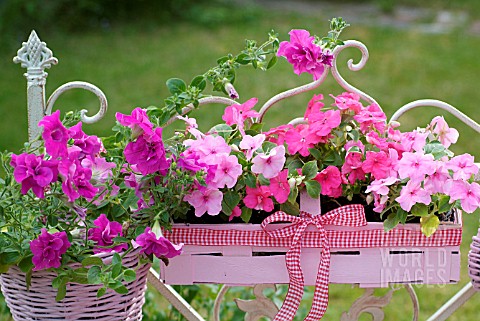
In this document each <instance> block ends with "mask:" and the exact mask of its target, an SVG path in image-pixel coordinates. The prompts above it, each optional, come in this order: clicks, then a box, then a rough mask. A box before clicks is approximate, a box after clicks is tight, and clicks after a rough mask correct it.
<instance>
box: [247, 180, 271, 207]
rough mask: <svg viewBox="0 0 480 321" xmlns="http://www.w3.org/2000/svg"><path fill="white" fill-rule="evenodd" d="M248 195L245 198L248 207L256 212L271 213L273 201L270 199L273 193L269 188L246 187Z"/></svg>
mask: <svg viewBox="0 0 480 321" xmlns="http://www.w3.org/2000/svg"><path fill="white" fill-rule="evenodd" d="M246 192H247V195H246V196H245V197H244V198H243V203H244V204H245V206H246V207H248V208H252V209H255V210H260V211H265V212H271V211H272V210H273V201H272V199H271V198H270V196H272V192H271V191H270V188H269V187H268V186H257V187H256V188H251V187H248V186H247V187H246Z"/></svg>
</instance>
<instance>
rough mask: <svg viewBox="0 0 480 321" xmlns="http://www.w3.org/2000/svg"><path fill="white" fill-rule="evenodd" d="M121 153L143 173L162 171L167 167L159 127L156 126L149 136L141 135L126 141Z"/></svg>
mask: <svg viewBox="0 0 480 321" xmlns="http://www.w3.org/2000/svg"><path fill="white" fill-rule="evenodd" d="M123 153H124V155H125V159H126V160H127V162H128V163H129V164H131V165H136V166H137V169H138V170H139V171H140V173H142V174H143V175H148V174H153V173H155V172H160V173H162V172H164V171H166V170H167V168H168V167H169V162H168V160H167V158H166V156H165V147H164V145H163V141H162V129H161V128H156V129H155V131H154V134H153V135H151V136H146V135H142V136H140V137H138V138H137V140H136V141H134V142H130V143H128V144H127V146H126V147H125V150H124V152H123Z"/></svg>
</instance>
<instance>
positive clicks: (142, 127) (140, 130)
mask: <svg viewBox="0 0 480 321" xmlns="http://www.w3.org/2000/svg"><path fill="white" fill-rule="evenodd" d="M115 118H116V119H117V120H118V122H119V123H120V124H121V125H123V126H128V127H129V128H130V129H131V130H132V137H133V138H134V139H135V138H137V137H139V136H141V135H146V136H151V135H153V134H154V132H153V124H152V123H151V122H150V120H149V119H148V116H147V112H146V111H145V110H144V109H142V108H140V107H137V108H135V109H134V110H132V114H131V115H124V114H121V113H116V114H115Z"/></svg>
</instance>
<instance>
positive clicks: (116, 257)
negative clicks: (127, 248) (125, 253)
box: [112, 253, 122, 265]
mask: <svg viewBox="0 0 480 321" xmlns="http://www.w3.org/2000/svg"><path fill="white" fill-rule="evenodd" d="M115 264H120V265H122V258H121V257H120V254H118V253H114V254H113V257H112V265H115Z"/></svg>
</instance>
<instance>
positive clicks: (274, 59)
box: [267, 55, 278, 69]
mask: <svg viewBox="0 0 480 321" xmlns="http://www.w3.org/2000/svg"><path fill="white" fill-rule="evenodd" d="M277 61H278V58H277V56H276V55H274V56H272V58H271V59H270V61H269V62H268V65H267V69H270V68H272V67H273V66H275V64H276V63H277Z"/></svg>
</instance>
